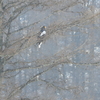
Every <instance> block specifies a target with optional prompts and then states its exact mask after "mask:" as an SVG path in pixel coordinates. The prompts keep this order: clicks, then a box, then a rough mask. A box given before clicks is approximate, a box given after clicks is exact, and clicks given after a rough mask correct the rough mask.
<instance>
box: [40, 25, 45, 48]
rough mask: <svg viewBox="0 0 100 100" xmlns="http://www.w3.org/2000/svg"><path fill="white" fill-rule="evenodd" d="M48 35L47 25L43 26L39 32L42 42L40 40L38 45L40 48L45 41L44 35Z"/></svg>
mask: <svg viewBox="0 0 100 100" xmlns="http://www.w3.org/2000/svg"><path fill="white" fill-rule="evenodd" d="M45 35H46V26H43V27H42V28H41V30H40V32H39V36H38V37H39V38H40V40H41V41H40V42H39V45H38V48H41V45H42V42H43V37H44V36H45Z"/></svg>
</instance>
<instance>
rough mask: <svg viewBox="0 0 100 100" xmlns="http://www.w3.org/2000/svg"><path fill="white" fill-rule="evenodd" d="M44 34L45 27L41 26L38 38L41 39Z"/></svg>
mask: <svg viewBox="0 0 100 100" xmlns="http://www.w3.org/2000/svg"><path fill="white" fill-rule="evenodd" d="M45 34H46V26H43V27H42V28H41V30H40V34H39V37H42V36H44V35H45Z"/></svg>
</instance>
